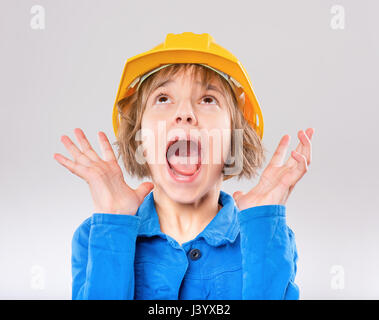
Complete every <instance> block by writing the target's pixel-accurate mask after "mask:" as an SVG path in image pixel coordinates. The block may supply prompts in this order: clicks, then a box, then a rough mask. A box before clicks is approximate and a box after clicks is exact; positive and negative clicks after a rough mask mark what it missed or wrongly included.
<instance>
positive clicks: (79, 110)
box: [0, 0, 379, 299]
mask: <svg viewBox="0 0 379 320" xmlns="http://www.w3.org/2000/svg"><path fill="white" fill-rule="evenodd" d="M36 4H39V5H42V6H43V7H44V8H45V10H46V28H45V29H44V30H33V29H32V28H31V26H30V20H31V18H32V16H33V14H31V13H30V9H31V7H32V6H33V5H36ZM333 5H342V6H343V7H344V9H345V28H344V29H343V30H333V29H332V28H331V25H330V22H331V19H332V17H333V14H332V13H331V12H330V10H331V7H332V6H333ZM0 12H1V19H0V37H1V42H0V46H1V48H0V52H1V53H0V54H1V59H0V70H1V72H0V85H1V109H0V122H1V123H0V130H1V134H0V144H1V158H0V161H1V166H0V170H1V171H0V181H1V185H0V201H1V215H0V261H1V262H0V298H3V299H11V298H15V299H27V298H32V299H43V298H47V299H70V298H71V269H70V259H71V238H72V235H73V232H74V230H75V229H76V228H77V227H78V226H79V224H80V223H81V222H82V221H83V220H84V219H86V218H87V217H89V216H90V215H91V214H92V199H91V196H90V193H89V190H88V187H87V184H86V183H85V182H84V181H83V180H81V179H80V178H78V177H77V176H75V175H73V174H71V173H70V172H69V171H68V170H67V169H66V168H64V167H62V166H61V165H60V164H58V163H57V162H56V161H55V160H54V159H53V154H54V153H56V152H58V153H62V154H64V155H65V156H67V157H70V155H69V154H68V152H67V151H66V149H65V148H64V146H63V144H62V143H61V142H60V137H61V135H62V134H66V135H69V136H70V137H71V139H73V140H74V141H75V142H76V140H75V136H74V133H73V130H74V128H76V127H80V128H82V129H83V130H84V132H85V133H86V135H87V136H88V138H89V139H90V142H91V143H92V144H93V146H94V148H95V150H96V151H98V152H100V148H99V145H98V142H97V132H98V131H100V130H102V131H104V132H105V133H106V134H107V136H108V137H109V138H110V140H111V142H114V141H115V137H114V134H113V129H112V121H111V112H112V107H113V102H114V99H115V95H116V91H117V88H118V84H119V80H120V77H121V73H122V69H123V67H124V63H125V61H126V59H127V58H128V57H131V56H134V55H136V54H138V53H141V52H143V51H146V50H148V49H151V48H152V47H153V46H155V45H157V44H159V43H161V42H162V41H163V40H164V38H165V35H166V34H167V33H181V32H184V31H192V32H195V33H203V32H207V33H210V34H211V35H212V36H213V37H214V38H215V40H216V42H218V43H219V44H220V45H222V46H224V47H225V48H227V49H229V50H230V51H231V52H232V53H234V54H235V55H236V56H237V57H238V58H239V60H240V61H241V62H242V64H243V65H244V66H245V68H246V70H247V71H248V73H249V75H250V77H251V80H252V82H253V86H254V89H255V93H256V95H257V97H258V100H259V102H260V104H261V107H262V112H263V117H264V121H265V132H264V138H263V142H264V144H265V146H266V148H267V149H268V150H269V152H270V153H269V154H268V159H270V158H271V156H272V154H273V152H274V150H275V148H276V146H277V144H278V142H279V140H280V138H281V137H282V136H283V135H284V134H286V133H287V134H289V135H290V136H291V144H290V149H289V150H293V149H294V148H295V147H296V146H297V143H298V138H297V132H298V130H300V129H306V128H308V127H313V128H315V135H314V138H313V159H312V163H311V166H310V168H309V169H310V170H309V172H308V173H307V174H306V175H305V176H304V177H303V179H302V180H301V181H300V182H299V183H298V185H297V186H296V187H295V189H294V191H293V194H292V195H291V196H290V198H289V200H288V202H287V216H288V218H287V221H288V224H289V225H290V227H291V228H292V229H293V230H294V232H295V234H296V240H297V247H298V251H299V262H298V274H297V278H296V282H297V283H298V285H299V287H300V290H301V298H302V299H352V298H355V299H364V298H365V299H378V298H379V275H378V272H377V271H378V270H379V269H378V267H379V250H378V249H379V234H378V232H377V230H378V224H379V217H378V209H377V197H378V195H379V194H378V191H379V183H378V170H377V163H378V155H379V153H378V134H377V130H374V128H375V125H376V124H377V122H378V117H379V112H378V107H379V105H378V98H377V93H378V83H379V81H378V80H379V79H378V71H379V62H378V53H379V41H378V30H379V22H378V19H377V17H378V14H379V3H378V1H374V0H373V1H368V0H363V1H347V0H340V1H328V0H323V1H318V0H317V1H316V0H315V1H302V0H297V1H294V0H287V1H280V0H278V1H252V0H249V1H241V0H233V1H220V0H217V1H215V0H214V1H204V0H201V1H198V0H191V1H174V0H162V1H138V2H137V1H129V0H128V1H93V0H91V1H83V0H80V1H78V0H75V1H73V0H70V1H67V0H66V1H47V0H46V1H38V2H35V1H26V0H24V1H21V0H18V1H4V0H2V1H1V11H0ZM288 156H289V152H288V153H287V158H288ZM126 178H127V181H128V182H129V183H130V184H131V185H132V186H133V187H137V185H138V184H139V183H140V182H139V181H137V180H135V179H131V178H130V177H128V176H126ZM256 182H257V181H256V180H255V181H246V180H244V181H241V182H240V183H237V182H236V180H234V179H233V180H229V181H227V182H225V183H224V185H223V190H225V191H227V192H229V193H232V192H233V191H235V190H237V188H238V189H240V190H242V191H248V190H249V189H250V188H252V187H253V186H254V185H255V184H256ZM335 265H337V266H340V267H339V268H340V270H343V271H344V274H343V280H344V282H343V285H342V286H340V287H338V288H339V289H338V288H336V287H335V286H333V279H335V278H334V277H335V275H333V274H332V270H333V266H335ZM341 268H342V269H341ZM339 275H340V276H341V275H342V274H341V273H339ZM340 283H341V282H340Z"/></svg>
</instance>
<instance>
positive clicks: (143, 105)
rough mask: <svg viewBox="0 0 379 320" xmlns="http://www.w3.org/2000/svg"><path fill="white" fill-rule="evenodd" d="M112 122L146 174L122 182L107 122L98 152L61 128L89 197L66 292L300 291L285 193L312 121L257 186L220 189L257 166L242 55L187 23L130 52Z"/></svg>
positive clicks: (260, 155)
mask: <svg viewBox="0 0 379 320" xmlns="http://www.w3.org/2000/svg"><path fill="white" fill-rule="evenodd" d="M113 125H114V129H115V134H116V137H117V141H116V145H117V147H118V151H119V157H120V156H121V157H122V160H123V164H124V166H125V168H126V170H127V171H128V173H130V174H131V175H134V176H137V177H139V178H145V177H149V178H150V179H151V180H152V182H144V183H142V184H140V186H139V187H138V188H137V189H132V188H131V187H129V186H128V184H127V183H126V182H125V181H124V178H123V174H122V171H121V168H120V167H119V165H118V159H117V158H116V156H115V154H114V152H113V149H112V147H111V145H110V143H109V141H108V138H107V137H106V135H105V134H104V133H103V132H99V135H98V137H99V143H100V147H101V151H102V155H103V157H102V158H101V157H100V156H99V155H97V153H96V152H95V151H94V150H93V148H92V147H91V145H90V143H89V142H88V140H87V138H86V136H85V135H84V133H83V131H82V130H81V129H78V128H77V129H75V130H74V132H75V135H76V138H77V140H78V142H79V144H80V146H81V150H80V149H79V148H78V147H77V146H76V145H75V144H74V143H73V142H72V141H71V140H70V138H69V137H67V136H65V135H64V136H62V138H61V140H62V142H63V144H64V145H65V147H66V148H67V150H68V151H69V152H70V154H71V155H72V157H73V158H74V161H72V160H69V159H67V158H66V157H64V156H63V155H60V154H54V158H55V159H56V160H57V161H58V162H59V163H60V164H62V165H63V166H65V167H66V168H67V169H68V170H70V171H71V172H72V173H74V174H76V175H78V176H79V177H81V178H82V179H84V180H85V181H86V182H87V183H88V185H89V188H90V191H91V195H92V198H93V202H94V213H93V214H92V216H91V217H89V218H88V219H86V220H85V221H84V222H83V223H82V224H81V225H80V226H79V228H78V229H77V230H76V231H75V233H74V236H73V240H72V279H73V283H72V298H73V299H298V298H299V289H298V286H297V285H296V284H295V282H294V281H295V275H296V268H297V266H296V263H297V249H296V245H295V238H294V234H293V232H292V230H291V229H290V228H289V227H288V226H287V225H286V219H285V215H286V207H285V203H286V201H287V199H288V196H289V195H290V193H291V191H292V190H293V188H294V186H295V184H296V183H297V182H298V181H299V180H300V179H301V178H302V177H303V175H304V174H305V173H306V172H307V170H308V166H309V164H310V161H311V139H312V135H313V133H314V129H313V128H309V129H307V130H306V132H304V131H299V133H298V138H299V140H300V142H299V145H298V146H297V148H296V151H292V152H291V157H290V158H289V159H288V160H287V162H286V163H284V164H283V160H284V157H285V154H286V151H287V148H288V145H289V140H290V137H289V135H284V136H283V137H282V139H281V140H280V142H279V145H278V147H277V149H276V151H275V153H274V155H273V157H272V159H271V161H270V162H269V164H268V166H267V167H266V168H265V170H264V171H263V173H262V175H261V177H260V179H259V182H258V184H257V186H255V187H254V188H253V189H252V190H250V191H249V192H247V193H246V194H244V193H242V192H241V191H236V192H234V193H233V196H231V195H229V194H227V193H226V192H224V191H222V190H221V184H222V181H223V180H226V179H229V178H231V177H233V176H237V177H238V179H240V178H241V177H247V178H251V177H254V176H256V174H257V170H258V169H259V168H260V167H261V166H262V164H263V162H264V160H265V155H264V152H265V150H264V147H263V146H262V143H261V138H262V135H263V119H262V117H261V113H260V108H259V105H258V103H257V102H256V100H255V97H254V93H253V91H252V88H251V84H250V81H249V78H248V76H247V73H246V72H245V71H244V69H243V67H242V65H241V64H240V63H239V62H238V60H236V59H235V57H234V56H233V55H231V53H230V52H228V51H227V50H225V49H224V48H222V47H221V46H219V45H217V44H216V43H215V42H214V39H213V38H212V37H211V36H210V35H208V34H201V35H197V34H194V33H190V32H185V33H182V34H178V35H174V34H169V35H167V37H166V41H165V43H163V44H161V45H160V46H157V47H155V48H153V49H152V50H150V51H148V52H147V53H144V54H141V55H138V56H136V57H134V58H133V59H129V60H128V61H127V64H126V66H125V70H124V74H123V77H122V79H121V83H120V87H119V91H118V94H117V98H116V103H115V107H114V113H113ZM232 150H234V154H233V152H232ZM232 160H234V161H232Z"/></svg>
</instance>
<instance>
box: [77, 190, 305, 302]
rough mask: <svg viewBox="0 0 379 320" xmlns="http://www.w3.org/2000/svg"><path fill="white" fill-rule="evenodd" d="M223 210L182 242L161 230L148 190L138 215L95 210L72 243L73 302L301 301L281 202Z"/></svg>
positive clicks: (228, 203) (225, 203)
mask: <svg viewBox="0 0 379 320" xmlns="http://www.w3.org/2000/svg"><path fill="white" fill-rule="evenodd" d="M219 203H220V204H221V205H222V208H221V209H220V211H219V212H218V213H217V215H216V216H215V217H214V218H213V219H212V221H211V222H210V223H209V224H208V225H207V226H206V227H205V228H204V230H203V231H201V232H200V233H199V234H198V235H197V236H196V237H195V238H194V239H192V240H190V241H187V242H185V243H183V244H182V245H180V244H179V243H178V242H177V241H176V240H175V239H173V238H172V237H170V236H169V235H166V234H164V233H163V232H161V230H160V223H159V219H158V214H157V212H156V209H155V204H154V197H153V192H152V191H151V192H150V193H149V194H148V195H147V196H146V197H145V199H144V201H143V203H142V204H141V205H140V207H139V208H138V210H137V212H136V214H135V215H121V214H107V213H94V214H93V215H92V216H91V217H89V218H88V219H86V220H85V221H84V222H83V223H82V224H81V225H80V226H79V227H78V228H77V229H76V231H75V233H74V236H73V239H72V261H71V262H72V299H145V300H147V299H175V300H177V299H179V300H181V299H191V300H192V299H199V300H207V299H213V300H218V299H225V300H232V299H243V300H245V299H299V288H298V286H297V285H296V284H295V283H294V280H295V275H296V268H297V266H296V263H297V249H296V244H295V237H294V234H293V232H292V230H291V229H290V228H289V227H288V226H287V225H286V219H285V212H286V207H285V206H283V205H263V206H256V207H251V208H248V209H245V210H239V209H238V208H237V206H236V205H235V202H234V199H233V197H232V196H231V195H229V194H227V193H226V192H224V191H220V196H219Z"/></svg>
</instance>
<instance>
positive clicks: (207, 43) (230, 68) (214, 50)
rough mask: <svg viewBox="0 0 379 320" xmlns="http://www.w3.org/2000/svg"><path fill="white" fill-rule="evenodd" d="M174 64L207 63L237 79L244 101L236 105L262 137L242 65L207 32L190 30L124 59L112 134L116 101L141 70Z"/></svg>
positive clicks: (130, 89)
mask: <svg viewBox="0 0 379 320" xmlns="http://www.w3.org/2000/svg"><path fill="white" fill-rule="evenodd" d="M175 63H198V64H204V65H208V66H210V67H213V68H215V69H217V70H220V71H222V72H224V73H226V74H227V75H229V76H230V77H232V79H235V80H237V82H238V83H239V84H241V86H242V89H241V90H242V91H243V92H244V93H245V103H244V105H240V108H241V111H242V113H243V115H244V117H245V119H246V120H247V121H248V123H249V124H250V125H251V126H252V127H253V129H255V131H256V132H257V134H258V136H259V137H260V138H261V139H262V138H263V117H262V111H261V108H260V107H259V104H258V101H257V98H256V97H255V94H254V91H253V87H252V84H251V81H250V78H249V76H248V74H247V72H246V70H245V68H244V67H243V65H242V64H241V62H240V61H238V59H237V58H236V57H235V56H234V55H233V54H232V53H231V52H229V51H228V50H226V49H225V48H223V47H221V46H220V45H218V44H217V43H216V42H215V40H214V38H213V37H212V36H211V35H209V34H208V33H202V34H196V33H193V32H183V33H180V34H174V33H169V34H167V36H166V40H165V41H164V42H163V43H161V44H159V45H157V46H155V47H154V48H152V49H151V50H149V51H146V52H143V53H141V54H138V55H136V56H134V57H132V58H129V59H128V60H127V61H126V64H125V67H124V71H123V73H122V77H121V81H120V84H119V87H118V91H117V96H116V100H115V103H114V107H113V114H112V121H113V130H114V133H115V135H116V137H117V134H118V127H119V121H120V115H119V113H118V108H117V103H118V102H119V101H120V100H122V99H123V98H125V97H127V96H129V95H131V94H132V93H133V92H134V91H135V90H136V86H135V85H134V84H136V83H137V82H138V80H139V79H140V77H141V76H143V75H144V74H145V73H147V72H149V71H151V70H153V69H156V68H158V67H160V66H162V65H165V64H175Z"/></svg>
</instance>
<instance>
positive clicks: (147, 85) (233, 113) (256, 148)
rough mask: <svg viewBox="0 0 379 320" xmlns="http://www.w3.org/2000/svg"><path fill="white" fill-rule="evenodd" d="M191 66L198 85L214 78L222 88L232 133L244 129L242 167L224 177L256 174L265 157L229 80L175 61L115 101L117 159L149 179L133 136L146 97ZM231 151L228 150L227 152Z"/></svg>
mask: <svg viewBox="0 0 379 320" xmlns="http://www.w3.org/2000/svg"><path fill="white" fill-rule="evenodd" d="M188 69H192V73H191V75H192V78H195V79H196V78H197V77H198V76H200V80H201V84H202V86H203V88H204V87H206V86H207V85H208V83H209V82H211V81H212V80H213V79H217V80H218V82H219V83H220V84H221V88H222V91H223V93H224V96H225V97H226V100H227V107H228V111H229V115H230V122H231V123H230V127H231V129H232V131H231V132H234V129H242V131H243V146H242V152H243V155H242V170H239V174H238V175H225V174H224V171H223V174H224V179H227V178H230V177H234V176H237V178H238V180H240V179H241V178H242V177H245V178H248V179H250V178H252V177H255V176H256V175H257V171H258V169H259V168H260V167H261V166H262V165H263V163H264V161H265V160H266V156H265V152H266V149H265V148H264V146H263V144H262V141H261V139H260V137H259V136H258V134H257V133H256V131H255V130H254V129H253V128H252V127H251V126H250V125H249V123H248V122H247V121H246V119H245V118H244V116H243V114H242V112H241V110H240V107H239V104H240V103H241V102H240V101H239V100H238V99H237V98H236V96H235V94H234V92H233V89H232V87H231V85H230V84H229V82H228V81H226V80H225V79H224V78H223V77H222V76H221V75H219V74H218V73H217V72H215V71H213V70H211V69H209V68H207V67H204V66H202V65H199V64H193V63H178V64H173V65H171V66H168V67H165V68H163V69H161V70H159V71H157V72H156V73H154V74H152V75H151V76H149V77H147V78H146V79H145V80H144V81H143V82H142V83H141V86H140V88H139V89H138V90H137V91H135V92H134V93H133V94H132V95H130V96H128V97H126V98H124V99H122V100H120V101H119V102H118V104H117V108H118V112H119V114H120V118H121V119H120V125H119V128H118V137H117V141H116V142H114V144H115V145H116V146H117V149H118V159H119V158H120V156H121V157H122V161H123V164H124V166H125V169H126V171H127V172H128V173H129V174H130V175H131V176H137V177H138V178H141V179H142V178H145V177H149V178H151V177H152V176H151V172H150V169H149V166H148V164H147V163H145V164H139V163H138V162H137V160H136V159H135V154H136V150H137V148H138V146H139V145H140V144H141V143H142V142H141V141H137V140H136V139H135V135H136V133H137V132H138V131H139V130H140V129H141V122H142V116H143V113H144V111H145V108H146V104H147V100H148V98H149V96H150V94H151V93H152V92H153V91H154V90H155V89H156V88H157V87H158V86H159V85H160V83H162V82H163V81H166V80H168V79H170V78H172V77H173V76H174V75H176V74H177V73H181V72H186V71H187V70H188ZM234 144H235V141H234V135H232V137H231V150H234ZM230 154H231V153H230ZM229 166H230V167H232V168H233V165H232V164H225V165H224V168H226V167H229Z"/></svg>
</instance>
